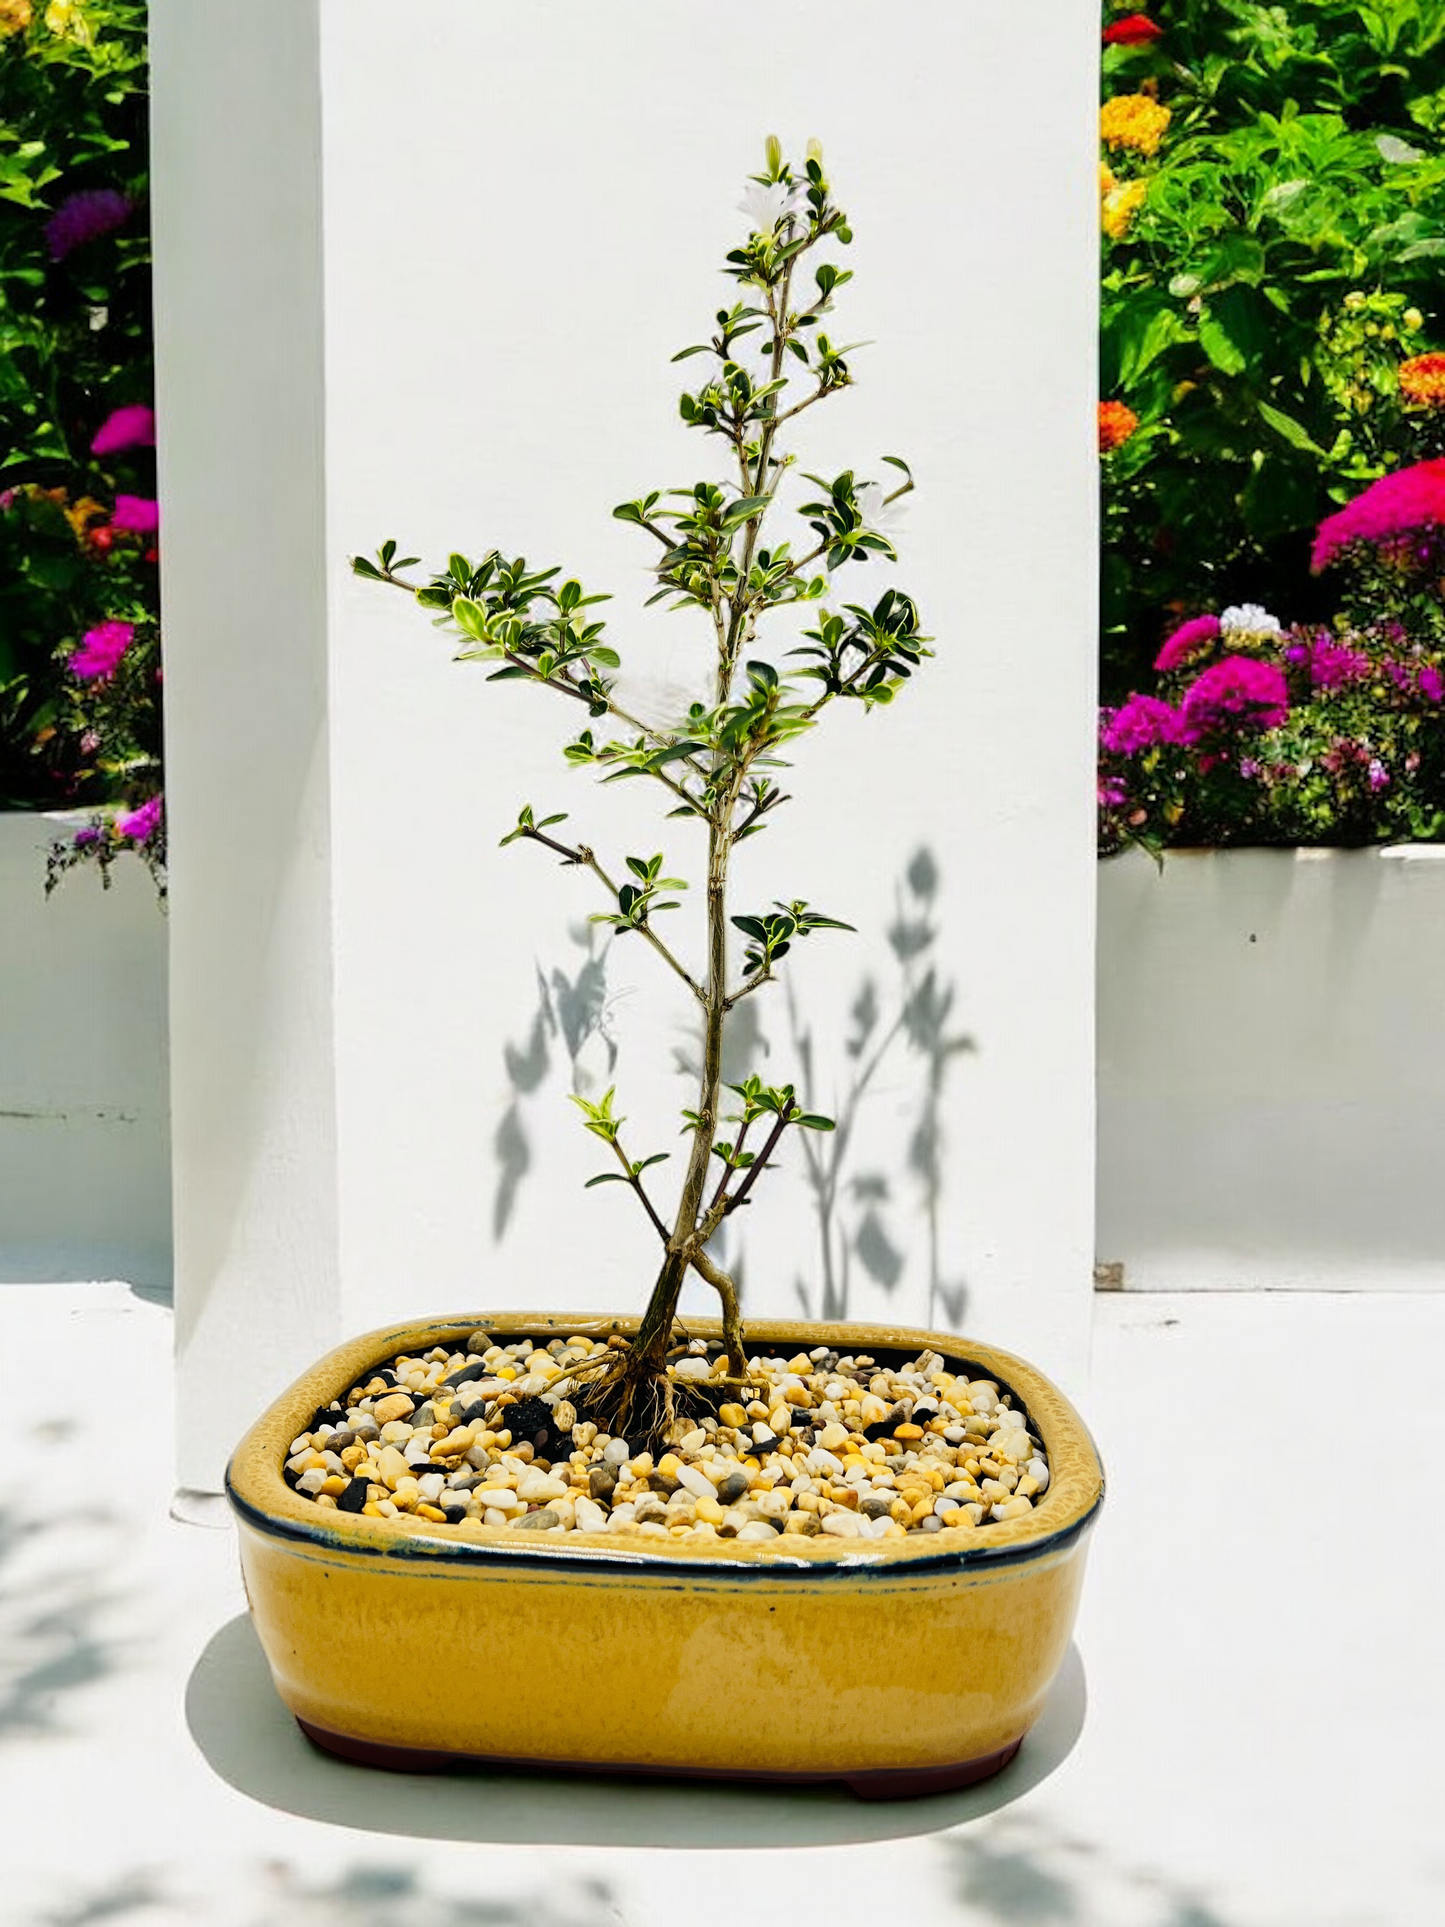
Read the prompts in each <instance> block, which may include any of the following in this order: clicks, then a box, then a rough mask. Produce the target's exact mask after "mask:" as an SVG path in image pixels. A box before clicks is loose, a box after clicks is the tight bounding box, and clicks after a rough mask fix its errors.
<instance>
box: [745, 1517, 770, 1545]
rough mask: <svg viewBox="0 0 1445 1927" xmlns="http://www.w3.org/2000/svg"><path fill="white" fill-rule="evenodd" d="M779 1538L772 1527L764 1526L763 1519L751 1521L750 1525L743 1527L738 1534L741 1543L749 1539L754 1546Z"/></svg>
mask: <svg viewBox="0 0 1445 1927" xmlns="http://www.w3.org/2000/svg"><path fill="white" fill-rule="evenodd" d="M777 1536H778V1535H777V1533H776V1532H774V1531H773V1528H772V1527H771V1526H768V1525H764V1524H763V1522H762V1520H761V1519H750V1520H749V1521H748V1523H747V1524H746V1525H745V1526H744V1527H743V1529H742V1531H741V1532H740V1533H739V1534H738V1539H739V1540H740V1541H741V1540H743V1539H747V1540H750V1541H751V1542H753V1543H754V1544H757V1543H759V1542H760V1541H762V1540H764V1539H776V1538H777Z"/></svg>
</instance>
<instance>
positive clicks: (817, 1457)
mask: <svg viewBox="0 0 1445 1927" xmlns="http://www.w3.org/2000/svg"><path fill="white" fill-rule="evenodd" d="M808 1470H809V1471H810V1472H817V1473H826V1474H827V1476H828V1477H829V1478H833V1479H837V1478H841V1477H842V1476H843V1461H842V1460H841V1459H835V1458H834V1456H833V1454H832V1453H831V1452H825V1451H824V1450H823V1448H822V1446H821V1445H815V1446H814V1447H813V1449H812V1451H811V1452H810V1453H809V1454H808Z"/></svg>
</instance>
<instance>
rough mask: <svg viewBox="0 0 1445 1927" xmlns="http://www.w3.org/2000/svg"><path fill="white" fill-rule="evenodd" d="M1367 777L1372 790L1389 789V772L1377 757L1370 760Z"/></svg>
mask: <svg viewBox="0 0 1445 1927" xmlns="http://www.w3.org/2000/svg"><path fill="white" fill-rule="evenodd" d="M1367 775H1368V777H1369V781H1370V788H1371V789H1372V790H1387V789H1388V788H1389V787H1390V772H1389V771H1388V770H1387V769H1386V768H1385V765H1384V764H1383V763H1382V762H1381V761H1380V759H1379V757H1378V756H1372V757H1371V758H1370V767H1369V770H1368V771H1367Z"/></svg>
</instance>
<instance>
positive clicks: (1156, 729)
mask: <svg viewBox="0 0 1445 1927" xmlns="http://www.w3.org/2000/svg"><path fill="white" fill-rule="evenodd" d="M1099 741H1100V743H1101V744H1102V745H1103V747H1104V748H1105V749H1106V750H1108V752H1109V753H1110V755H1112V756H1135V755H1137V754H1138V753H1139V751H1140V750H1142V749H1152V748H1153V747H1154V746H1155V744H1156V743H1177V742H1179V741H1180V716H1179V711H1178V710H1177V709H1176V708H1175V707H1174V705H1173V704H1172V703H1166V702H1165V701H1164V699H1163V697H1162V696H1137V695H1136V696H1131V697H1130V698H1129V700H1128V701H1127V702H1125V703H1121V704H1120V705H1119V707H1118V708H1117V709H1113V710H1109V709H1106V710H1105V711H1104V712H1103V714H1102V715H1101V716H1100V718H1099Z"/></svg>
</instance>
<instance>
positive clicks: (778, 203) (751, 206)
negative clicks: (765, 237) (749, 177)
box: [738, 181, 808, 234]
mask: <svg viewBox="0 0 1445 1927" xmlns="http://www.w3.org/2000/svg"><path fill="white" fill-rule="evenodd" d="M807 191H808V190H807V186H806V184H805V183H803V182H800V181H795V182H793V183H792V184H791V185H789V183H788V182H787V181H772V182H770V183H769V184H768V186H766V187H765V186H764V185H763V184H762V182H761V181H749V182H748V184H747V187H746V188H745V189H744V190H743V198H742V199H741V200H740V201H739V202H738V212H739V213H740V214H746V215H747V217H748V226H749V231H750V232H751V233H753V234H772V233H773V232H774V230H775V229H776V228H777V226H778V223H779V222H780V221H782V220H784V219H785V218H786V216H788V215H789V214H796V213H797V212H798V211H799V209H800V208H802V207H803V206H804V205H805V201H806V196H807Z"/></svg>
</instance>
